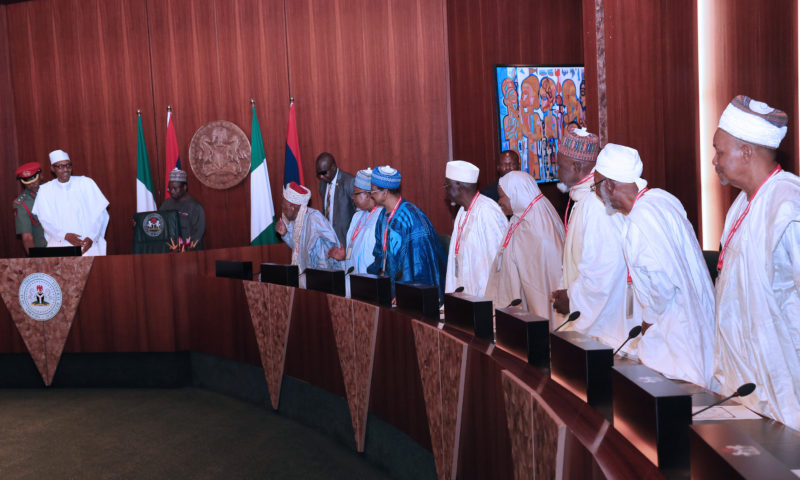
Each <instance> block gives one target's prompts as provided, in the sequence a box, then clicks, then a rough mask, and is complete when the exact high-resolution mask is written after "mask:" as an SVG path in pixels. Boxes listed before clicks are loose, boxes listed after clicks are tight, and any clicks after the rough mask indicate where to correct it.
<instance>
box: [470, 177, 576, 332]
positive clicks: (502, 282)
mask: <svg viewBox="0 0 800 480" xmlns="http://www.w3.org/2000/svg"><path fill="white" fill-rule="evenodd" d="M500 186H501V188H502V189H503V191H504V192H505V193H506V195H507V196H508V197H509V198H510V200H511V208H512V210H513V212H514V216H513V217H511V222H509V225H508V228H509V229H511V228H513V226H514V225H516V224H517V222H518V221H519V219H520V216H521V215H522V213H523V212H524V210H525V209H526V207H527V206H528V205H529V204H530V202H531V200H533V199H534V198H535V197H536V196H537V195H538V194H539V193H541V192H540V190H539V187H538V186H537V185H536V181H535V180H534V179H533V177H531V176H530V175H528V174H527V173H525V172H510V173H507V174H506V175H505V176H503V178H501V179H500ZM505 237H506V232H504V233H503V239H505ZM502 245H503V244H502V243H501V244H500V250H498V252H497V256H496V257H495V259H494V262H493V263H492V267H491V269H490V275H489V283H488V285H487V286H486V293H485V296H486V297H487V298H490V299H492V301H493V302H494V307H495V308H503V307H505V306H506V305H508V304H510V303H511V301H512V300H515V299H517V298H519V299H521V300H522V305H520V307H521V308H522V309H524V310H527V311H529V312H531V313H533V314H534V315H538V316H540V317H542V318H547V319H549V320H550V328H551V329H552V328H554V327H555V326H556V325H555V319H556V316H555V312H554V311H553V308H552V302H551V301H550V292H552V291H553V290H555V289H556V288H557V287H558V281H559V279H560V278H561V258H562V256H563V254H564V225H563V224H562V223H561V219H560V218H558V214H557V213H556V210H555V208H553V205H552V204H551V203H550V201H549V200H547V198H545V197H542V198H541V199H540V200H539V201H537V202H536V203H535V204H534V206H533V207H532V208H531V210H530V211H529V212H528V214H527V215H526V216H525V218H524V219H523V220H522V223H520V224H519V227H518V228H517V229H516V231H515V232H514V234H513V235H512V236H511V240H510V242H509V244H508V247H506V248H505V250H503V249H502Z"/></svg>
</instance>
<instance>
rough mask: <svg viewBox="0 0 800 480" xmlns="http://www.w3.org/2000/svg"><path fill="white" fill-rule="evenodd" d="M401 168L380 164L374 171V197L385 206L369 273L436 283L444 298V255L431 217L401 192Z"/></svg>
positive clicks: (431, 283)
mask: <svg viewBox="0 0 800 480" xmlns="http://www.w3.org/2000/svg"><path fill="white" fill-rule="evenodd" d="M400 180H401V175H400V172H398V171H397V170H395V169H394V168H392V167H389V166H385V167H378V168H376V169H375V170H373V172H372V186H373V189H372V198H373V199H374V200H375V203H377V204H378V205H380V206H382V207H383V212H381V214H380V216H379V217H378V222H377V225H376V228H375V248H374V250H373V255H374V256H375V262H374V263H373V264H372V265H370V266H369V268H367V273H371V274H376V275H380V274H383V275H386V276H388V277H389V278H391V279H392V294H394V282H395V280H397V281H400V282H405V283H422V284H426V285H435V286H436V287H437V288H438V289H439V300H440V302H441V301H442V299H443V298H444V272H445V267H446V263H445V258H446V257H445V255H444V252H443V251H442V246H441V244H440V243H439V237H438V235H437V234H436V230H434V228H433V225H432V224H431V222H430V220H428V217H426V216H425V214H424V213H422V210H420V209H419V207H417V206H416V205H414V204H413V203H411V202H409V201H407V200H404V199H403V197H402V196H401V195H400Z"/></svg>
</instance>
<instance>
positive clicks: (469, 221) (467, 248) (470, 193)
mask: <svg viewBox="0 0 800 480" xmlns="http://www.w3.org/2000/svg"><path fill="white" fill-rule="evenodd" d="M479 173H480V170H479V169H478V167H476V166H475V165H473V164H471V163H469V162H464V161H462V160H455V161H452V162H447V166H446V167H445V180H444V188H445V192H446V194H447V199H448V200H449V201H450V202H452V203H455V204H458V205H460V206H461V208H459V209H458V214H457V215H456V220H455V222H454V223H453V235H452V236H451V237H450V249H449V251H448V253H447V274H446V276H445V287H444V291H445V292H452V291H454V290H456V289H457V288H459V287H464V293H466V294H467V295H475V296H478V297H482V296H483V294H484V292H485V290H486V283H487V282H488V280H489V269H490V268H491V266H492V261H493V260H494V256H495V254H496V253H497V248H498V247H499V246H500V244H501V243H502V241H503V234H504V232H505V230H506V227H507V226H508V220H506V216H505V215H504V214H503V211H502V210H501V209H500V206H499V205H498V204H497V202H495V201H494V200H492V199H491V198H489V197H486V196H484V195H482V194H481V193H480V192H479V191H478V174H479ZM502 306H503V307H504V306H505V305H502Z"/></svg>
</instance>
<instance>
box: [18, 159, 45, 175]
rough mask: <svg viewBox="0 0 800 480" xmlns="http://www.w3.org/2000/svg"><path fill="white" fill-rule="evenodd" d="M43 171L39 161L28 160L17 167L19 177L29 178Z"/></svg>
mask: <svg viewBox="0 0 800 480" xmlns="http://www.w3.org/2000/svg"><path fill="white" fill-rule="evenodd" d="M41 171H42V166H41V165H39V163H38V162H28V163H26V164H25V165H20V167H19V168H17V172H16V173H17V178H29V177H32V176H34V175H36V174H37V173H39V172H41Z"/></svg>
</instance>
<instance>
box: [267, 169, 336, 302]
mask: <svg viewBox="0 0 800 480" xmlns="http://www.w3.org/2000/svg"><path fill="white" fill-rule="evenodd" d="M310 199H311V190H309V189H308V188H306V187H304V186H302V185H298V184H297V183H295V182H292V183H290V184H289V185H287V186H286V188H284V189H283V204H282V211H281V219H280V220H279V221H278V224H277V225H276V226H275V231H276V232H277V233H278V235H281V236H282V238H283V241H284V242H285V243H286V245H288V246H289V248H291V249H292V265H297V267H298V269H299V270H300V273H301V274H302V272H303V271H304V270H305V269H307V268H317V269H327V270H343V267H344V265H343V263H342V262H341V261H339V260H336V259H335V258H330V257H328V252H329V251H330V249H331V248H333V247H336V246H338V245H339V239H338V238H337V237H336V232H334V231H333V227H332V226H331V223H330V222H329V221H328V219H327V218H325V216H324V215H322V213H320V212H319V211H317V210H314V209H313V208H308V202H309V200H310ZM299 285H300V287H302V288H305V275H302V276H301V277H300V280H299Z"/></svg>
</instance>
